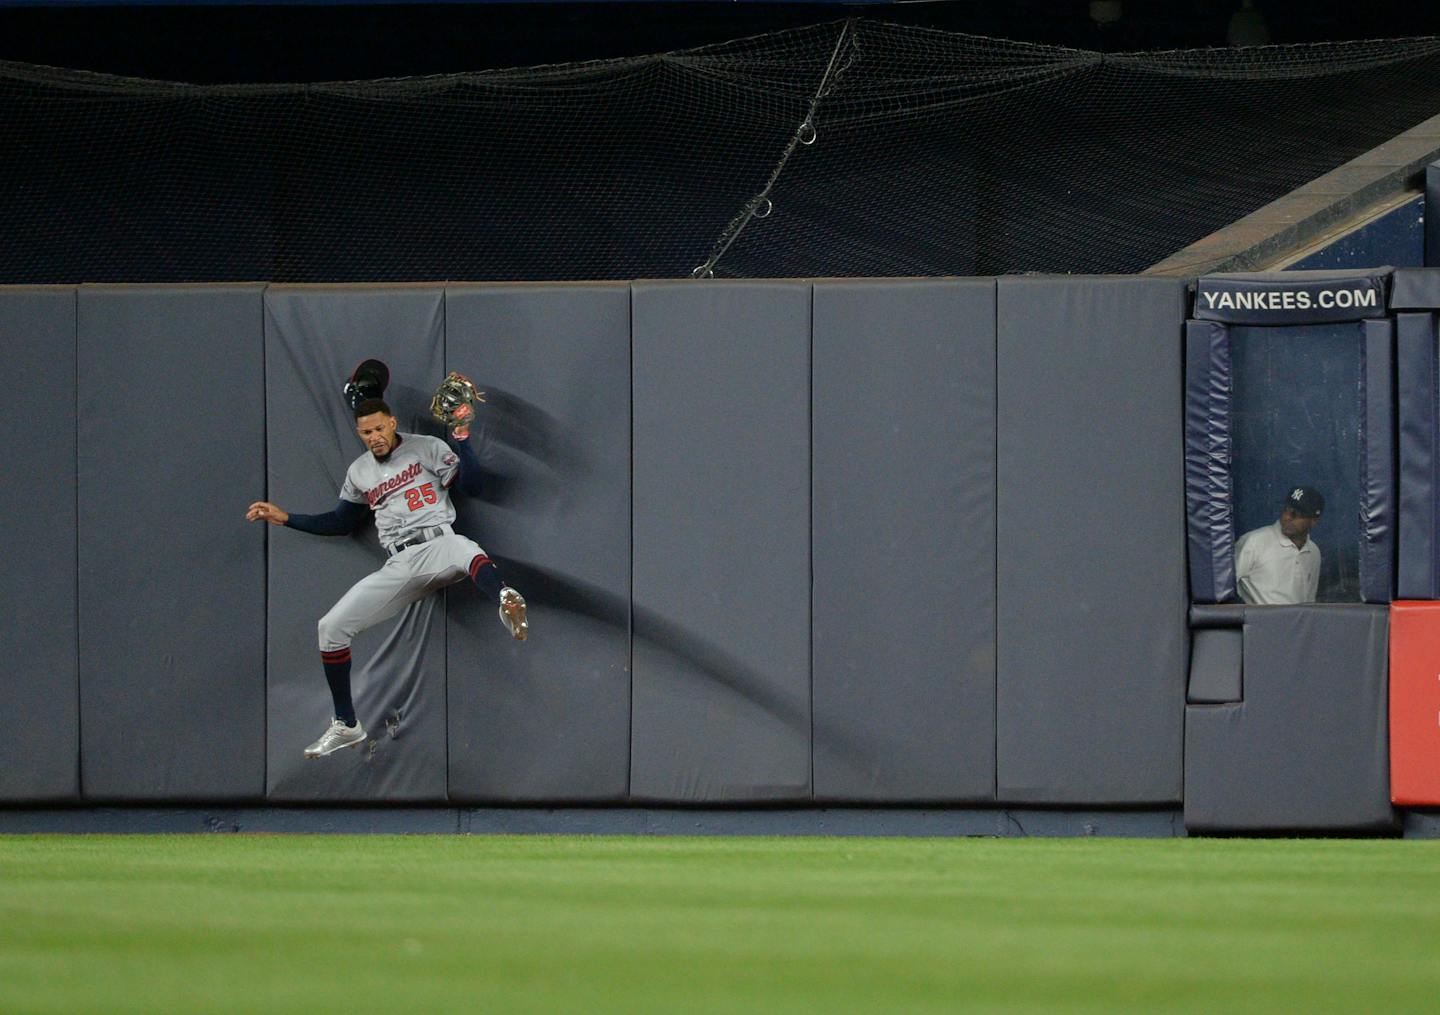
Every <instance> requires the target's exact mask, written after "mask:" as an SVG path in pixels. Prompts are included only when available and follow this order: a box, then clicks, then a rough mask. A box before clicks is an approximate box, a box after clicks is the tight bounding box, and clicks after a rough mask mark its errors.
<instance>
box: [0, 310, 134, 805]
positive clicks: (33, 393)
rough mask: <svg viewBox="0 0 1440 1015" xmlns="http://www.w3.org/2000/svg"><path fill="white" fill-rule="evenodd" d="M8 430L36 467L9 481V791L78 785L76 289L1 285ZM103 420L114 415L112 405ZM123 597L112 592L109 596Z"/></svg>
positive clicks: (1, 491)
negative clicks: (75, 419)
mask: <svg viewBox="0 0 1440 1015" xmlns="http://www.w3.org/2000/svg"><path fill="white" fill-rule="evenodd" d="M0 347H3V348H4V350H5V367H6V372H7V375H8V378H9V383H8V384H7V385H6V390H5V397H4V398H3V399H0V421H3V424H4V428H5V435H6V440H7V441H9V442H11V444H12V445H13V446H15V447H21V448H24V449H25V458H24V462H25V464H27V465H28V466H30V467H33V469H34V470H35V471H34V472H32V473H29V474H28V475H27V471H26V470H24V469H11V470H9V471H8V473H7V475H6V478H5V481H4V482H3V483H0V517H3V518H4V519H5V531H6V533H8V536H7V541H6V547H5V551H4V553H0V579H3V580H0V616H3V617H4V618H5V619H4V622H3V623H0V653H3V658H4V660H5V668H6V671H7V672H6V675H5V676H4V677H0V715H3V716H6V717H7V721H6V724H5V726H6V729H5V735H4V736H0V801H7V802H8V801H16V802H18V801H35V802H45V801H60V800H74V799H76V798H77V797H78V796H79V792H80V707H79V688H78V676H77V674H78V655H77V653H78V648H77V644H78V643H77V637H78V635H77V628H76V608H75V596H76V585H75V538H76V537H75V533H76V521H75V518H76V507H75V422H74V414H73V413H71V412H69V411H67V409H66V407H67V406H71V405H74V404H75V290H74V289H72V288H63V289H62V288H53V289H51V288H33V289H21V288H8V287H7V288H0ZM105 418H106V419H107V420H108V421H109V422H110V423H111V425H112V427H113V425H114V419H113V417H111V416H110V415H109V414H108V413H106V414H105ZM123 598H124V597H123V596H122V595H116V596H114V597H112V606H115V605H118V604H119V603H120V602H121V600H122V599H123Z"/></svg>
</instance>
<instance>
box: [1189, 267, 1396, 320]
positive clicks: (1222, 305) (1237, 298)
mask: <svg viewBox="0 0 1440 1015" xmlns="http://www.w3.org/2000/svg"><path fill="white" fill-rule="evenodd" d="M1194 316H1195V319H1196V320H1200V321H1224V322H1226V323H1227V324H1272V325H1274V324H1320V323H1325V322H1330V321H1361V320H1364V319H1366V318H1368V317H1384V316H1385V278H1384V276H1383V275H1375V276H1370V275H1353V274H1346V275H1338V274H1337V273H1334V272H1293V273H1277V274H1272V275H1259V276H1256V275H1251V276H1249V277H1247V278H1239V277H1235V276H1229V275H1207V276H1205V277H1204V278H1201V279H1200V281H1199V282H1198V283H1197V285H1196V289H1195V315H1194Z"/></svg>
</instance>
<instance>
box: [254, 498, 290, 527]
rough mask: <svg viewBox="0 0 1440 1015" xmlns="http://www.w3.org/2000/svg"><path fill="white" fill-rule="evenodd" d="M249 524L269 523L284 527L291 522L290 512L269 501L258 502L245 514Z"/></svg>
mask: <svg viewBox="0 0 1440 1015" xmlns="http://www.w3.org/2000/svg"><path fill="white" fill-rule="evenodd" d="M245 520H246V521H247V522H269V523H270V524H271V525H284V524H285V523H286V522H288V521H289V520H290V512H289V511H286V510H285V509H284V508H282V507H280V506H279V505H277V504H271V503H270V502H269V501H268V500H257V501H256V502H255V503H254V504H251V505H250V510H248V511H246V512H245Z"/></svg>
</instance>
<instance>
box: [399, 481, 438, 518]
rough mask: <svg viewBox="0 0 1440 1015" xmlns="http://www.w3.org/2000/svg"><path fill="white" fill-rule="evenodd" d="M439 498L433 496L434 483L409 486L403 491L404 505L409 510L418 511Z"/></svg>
mask: <svg viewBox="0 0 1440 1015" xmlns="http://www.w3.org/2000/svg"><path fill="white" fill-rule="evenodd" d="M439 499H440V498H438V497H436V496H435V484H434V483H426V484H425V485H424V486H421V487H411V488H410V489H409V490H406V491H405V506H406V507H407V508H409V509H410V510H411V511H419V510H420V509H421V508H422V507H424V506H425V505H426V504H434V503H436V502H437V501H438V500H439Z"/></svg>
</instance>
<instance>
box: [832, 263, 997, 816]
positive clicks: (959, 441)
mask: <svg viewBox="0 0 1440 1015" xmlns="http://www.w3.org/2000/svg"><path fill="white" fill-rule="evenodd" d="M814 307H815V309H814V403H813V404H814V410H813V411H814V427H813V430H814V533H813V553H814V571H815V580H814V629H813V630H814V634H813V639H814V710H815V711H814V719H815V723H814V726H815V734H814V735H815V797H816V798H817V799H825V800H854V801H862V800H863V801H887V800H888V801H942V800H943V801H956V802H988V801H993V800H994V799H995V284H994V282H993V281H992V280H990V279H975V280H951V281H943V282H885V283H871V282H835V283H817V284H816V286H815V303H814Z"/></svg>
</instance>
